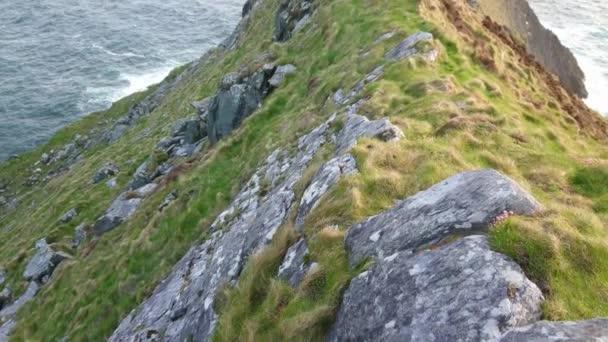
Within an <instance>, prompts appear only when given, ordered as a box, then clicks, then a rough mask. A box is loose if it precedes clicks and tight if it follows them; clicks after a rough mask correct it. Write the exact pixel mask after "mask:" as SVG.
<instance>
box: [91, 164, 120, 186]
mask: <svg viewBox="0 0 608 342" xmlns="http://www.w3.org/2000/svg"><path fill="white" fill-rule="evenodd" d="M119 172H120V169H119V168H118V165H116V164H114V163H111V162H110V163H106V164H105V165H104V166H102V167H101V168H99V170H97V171H95V175H94V176H93V184H97V183H99V182H101V181H103V180H105V179H107V178H109V177H114V176H116V175H117V174H118V173H119Z"/></svg>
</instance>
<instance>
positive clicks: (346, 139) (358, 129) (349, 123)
mask: <svg viewBox="0 0 608 342" xmlns="http://www.w3.org/2000/svg"><path fill="white" fill-rule="evenodd" d="M362 137H369V138H377V139H380V140H382V141H394V140H399V139H401V138H402V137H403V132H402V131H401V129H399V127H397V126H394V125H393V124H391V122H390V121H389V120H388V119H387V118H383V119H379V120H374V121H370V120H369V119H368V118H366V117H364V116H361V115H358V114H354V113H347V115H346V120H345V122H344V128H343V129H342V131H340V133H339V134H338V136H337V138H336V154H342V153H345V152H347V151H348V150H350V149H351V148H352V147H353V146H355V145H356V144H357V141H358V140H359V139H360V138H362Z"/></svg>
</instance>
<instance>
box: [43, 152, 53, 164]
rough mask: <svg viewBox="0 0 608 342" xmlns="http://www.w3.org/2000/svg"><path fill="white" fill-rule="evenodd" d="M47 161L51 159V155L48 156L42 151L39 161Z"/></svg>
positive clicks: (45, 162)
mask: <svg viewBox="0 0 608 342" xmlns="http://www.w3.org/2000/svg"><path fill="white" fill-rule="evenodd" d="M49 161H51V157H49V155H48V154H47V153H43V154H42V156H41V157H40V162H41V163H42V164H48V163H49Z"/></svg>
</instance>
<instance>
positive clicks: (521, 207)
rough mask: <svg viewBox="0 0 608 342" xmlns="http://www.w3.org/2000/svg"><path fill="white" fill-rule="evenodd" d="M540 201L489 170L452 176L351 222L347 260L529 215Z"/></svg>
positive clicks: (409, 248) (408, 248) (405, 248)
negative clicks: (507, 217) (504, 217)
mask: <svg viewBox="0 0 608 342" xmlns="http://www.w3.org/2000/svg"><path fill="white" fill-rule="evenodd" d="M540 209H541V205H540V204H539V203H538V202H537V201H536V200H535V199H534V198H533V197H532V196H531V195H530V194H528V193H527V192H526V191H525V190H523V189H522V188H521V187H520V186H519V185H518V184H517V183H515V182H514V181H513V180H511V179H510V178H508V177H506V176H503V175H502V174H500V173H498V172H496V171H495V170H477V171H469V172H464V173H460V174H457V175H455V176H452V177H450V178H448V179H446V180H444V181H442V182H440V183H438V184H436V185H434V186H433V187H431V188H430V189H428V190H425V191H421V192H419V193H417V194H416V195H414V196H412V197H409V198H408V199H406V200H404V201H402V202H401V203H399V204H397V205H396V206H395V207H394V208H392V209H390V210H388V211H386V212H384V213H382V214H380V215H377V216H374V217H371V218H368V219H366V220H364V221H362V222H360V223H358V224H356V225H354V226H353V227H351V228H350V230H349V231H348V232H347V234H346V239H345V243H346V249H347V250H348V252H349V259H350V262H351V265H355V264H358V263H359V262H361V261H363V260H364V259H365V258H366V257H373V256H377V257H380V258H383V257H386V256H389V255H392V254H394V253H396V252H399V251H412V250H415V249H417V248H420V247H422V246H424V245H425V244H431V243H437V242H440V241H441V240H443V239H445V238H447V237H450V236H453V235H456V234H463V235H470V234H472V233H476V232H481V231H483V230H485V229H487V228H488V226H489V225H490V223H491V222H492V221H493V220H494V219H495V218H496V217H498V216H499V215H501V214H502V213H504V212H505V211H507V212H512V213H513V214H517V215H533V214H535V213H537V212H538V211H539V210H540Z"/></svg>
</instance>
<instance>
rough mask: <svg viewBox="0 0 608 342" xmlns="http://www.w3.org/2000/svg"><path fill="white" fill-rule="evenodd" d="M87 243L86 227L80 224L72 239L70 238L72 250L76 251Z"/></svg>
mask: <svg viewBox="0 0 608 342" xmlns="http://www.w3.org/2000/svg"><path fill="white" fill-rule="evenodd" d="M85 241H87V225H86V224H84V223H82V224H80V225H78V227H76V228H75V229H74V237H73V238H72V248H74V249H76V248H78V247H80V246H81V245H82V244H83V243H84V242H85Z"/></svg>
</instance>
